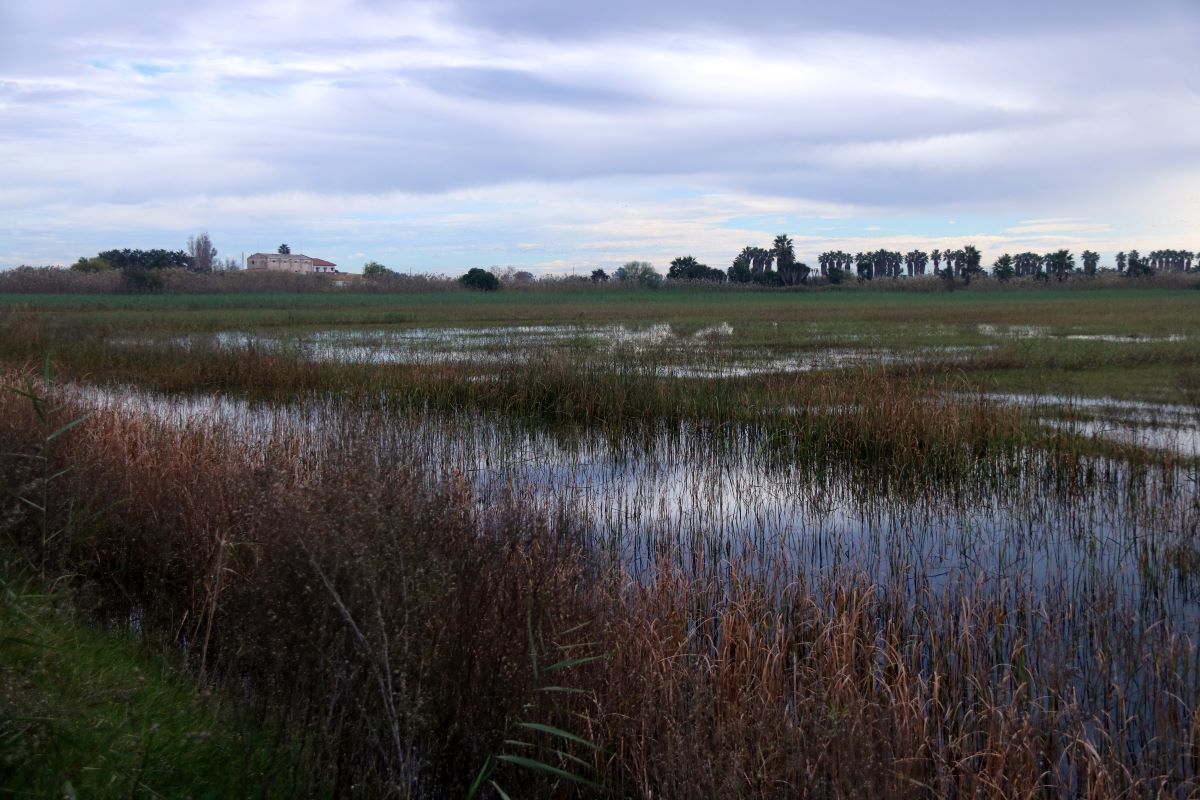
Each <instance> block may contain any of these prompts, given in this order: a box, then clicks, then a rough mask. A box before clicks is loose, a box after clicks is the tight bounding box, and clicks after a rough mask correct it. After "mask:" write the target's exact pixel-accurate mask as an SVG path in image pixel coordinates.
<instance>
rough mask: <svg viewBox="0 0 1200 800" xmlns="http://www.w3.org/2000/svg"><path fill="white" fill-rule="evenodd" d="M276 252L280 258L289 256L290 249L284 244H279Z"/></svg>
mask: <svg viewBox="0 0 1200 800" xmlns="http://www.w3.org/2000/svg"><path fill="white" fill-rule="evenodd" d="M277 252H278V253H279V255H281V256H290V255H291V254H292V248H290V247H288V246H287V245H286V244H281V245H279V250H278V251H277Z"/></svg>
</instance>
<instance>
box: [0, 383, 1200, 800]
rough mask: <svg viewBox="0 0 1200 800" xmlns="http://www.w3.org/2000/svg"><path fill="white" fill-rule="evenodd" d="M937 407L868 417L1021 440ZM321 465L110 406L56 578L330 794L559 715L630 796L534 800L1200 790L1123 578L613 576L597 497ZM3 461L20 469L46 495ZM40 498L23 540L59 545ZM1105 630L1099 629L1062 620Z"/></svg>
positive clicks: (291, 450) (405, 792)
mask: <svg viewBox="0 0 1200 800" xmlns="http://www.w3.org/2000/svg"><path fill="white" fill-rule="evenodd" d="M10 377H11V376H10ZM826 399H827V400H830V401H831V400H832V399H833V398H826ZM917 407H918V406H913V407H911V408H910V407H908V406H905V407H895V408H889V409H885V411H887V412H888V413H889V414H894V416H886V417H884V416H882V415H881V416H880V418H879V419H878V420H875V421H874V422H873V421H872V417H871V414H874V413H876V412H873V411H872V412H866V411H860V412H852V413H857V414H858V415H859V416H858V417H856V418H855V421H854V424H856V425H864V424H865V425H871V424H874V425H876V426H883V425H885V424H890V425H900V426H902V428H903V431H904V437H905V440H906V441H913V442H916V443H917V444H914V445H912V446H914V447H928V448H931V451H937V447H938V445H937V443H938V442H940V441H943V440H944V441H953V442H959V443H961V441H962V436H963V433H962V431H963V430H967V431H970V430H971V429H972V427H973V426H979V425H982V426H985V427H986V429H987V430H986V433H987V435H989V436H990V435H994V434H995V433H996V432H997V430H996V429H995V427H994V426H995V425H996V424H997V423H995V421H994V420H992V419H991V418H990V417H988V418H983V419H981V418H977V417H976V416H975V415H974V414H973V413H970V412H968V413H966V414H962V413H958V412H952V411H951V410H947V409H938V413H937V414H935V415H933V417H931V418H929V417H926V416H922V415H920V414H918V413H917V412H916V411H915V410H913V409H915V408H917ZM65 413H68V414H69V413H71V412H69V411H68V412H65ZM880 413H881V414H882V412H880ZM931 419H932V420H941V422H939V423H936V425H935V423H934V422H931ZM885 420H886V421H885ZM896 420H899V421H898V422H897V421H896ZM937 425H941V426H944V427H937ZM930 426H933V427H930ZM802 427H803V426H801V428H800V429H802ZM36 437H37V428H36V425H35V424H34V420H33V419H32V418H31V417H30V414H29V410H28V408H27V407H26V406H25V404H24V403H23V402H22V401H21V400H20V398H16V397H10V396H4V397H0V450H3V451H6V452H19V451H21V450H23V449H27V448H29V447H32V446H34V444H35V443H36ZM305 452H306V444H305V442H304V441H302V440H301V439H298V438H296V436H295V435H291V434H281V435H276V436H275V437H274V438H272V439H270V440H269V441H267V442H266V443H265V444H263V445H261V446H259V447H254V448H249V447H246V446H245V444H244V443H243V442H240V441H238V440H236V439H235V438H234V437H232V436H230V435H228V434H227V433H226V432H223V431H221V430H219V429H216V428H215V427H214V426H213V425H212V424H210V423H206V422H205V421H204V420H196V421H195V422H194V423H192V424H190V425H184V426H168V425H165V424H161V423H157V422H155V421H153V420H152V419H150V418H148V417H130V416H128V415H125V414H122V413H120V412H119V411H117V410H111V409H110V410H105V411H100V412H98V413H96V414H95V415H94V416H93V417H92V418H90V419H89V421H88V423H87V424H86V425H83V426H80V427H79V428H77V429H75V430H73V431H71V432H70V433H69V434H66V435H64V436H63V437H62V438H61V439H60V440H58V441H57V442H56V443H55V448H54V450H53V457H54V458H55V459H56V460H57V461H58V462H59V463H62V464H71V465H73V467H74V469H73V471H72V472H71V473H69V474H68V475H66V476H64V477H63V479H62V480H63V483H62V484H61V485H60V486H59V487H57V489H56V492H57V497H58V500H59V502H58V503H57V504H56V506H55V507H54V508H52V509H50V513H52V514H55V515H57V516H59V517H62V518H61V519H59V523H60V524H61V525H62V526H74V527H75V528H76V530H75V531H74V532H73V535H72V536H69V537H64V538H63V540H62V541H63V546H62V548H61V549H60V550H59V551H58V553H57V555H56V558H57V559H58V562H57V565H58V567H59V568H60V569H61V570H63V571H67V572H71V573H75V574H78V575H80V576H82V577H83V579H84V580H85V582H86V585H88V586H90V587H92V592H93V596H94V597H95V600H96V603H95V611H96V613H98V614H99V615H101V616H102V617H103V618H106V619H108V620H112V621H118V622H122V623H124V624H134V625H136V626H137V627H138V628H140V629H141V630H142V631H143V632H144V633H145V634H146V635H147V636H149V637H153V638H157V639H159V640H163V641H169V642H171V643H173V644H174V645H175V646H179V647H182V648H183V649H184V650H185V651H186V652H187V654H188V657H189V658H190V659H191V660H192V662H193V663H194V664H195V665H196V667H197V668H198V669H203V670H204V671H205V673H206V674H207V675H208V676H209V677H210V679H212V680H215V681H217V682H219V683H220V684H222V685H223V686H224V687H225V688H226V689H227V690H228V691H230V692H233V693H236V694H239V695H240V696H241V697H242V698H243V700H244V701H245V702H246V703H247V704H251V705H253V706H256V707H259V708H262V709H264V711H265V712H267V713H270V714H271V715H273V716H274V717H275V718H278V719H282V720H283V721H284V722H285V723H286V726H287V727H288V728H289V729H290V730H292V731H294V732H295V734H296V735H297V736H302V737H305V738H307V739H308V740H309V744H310V745H311V747H310V751H311V752H313V753H315V755H314V759H313V762H312V764H311V765H310V766H311V769H312V771H313V776H312V777H313V785H317V783H318V782H319V779H320V780H326V781H329V780H332V781H333V783H335V784H336V785H337V786H338V787H340V789H341V790H343V791H346V792H354V793H356V794H367V795H376V796H419V797H440V796H453V795H461V793H462V792H463V791H464V790H465V788H466V786H467V784H469V783H470V781H471V779H472V778H473V777H474V775H475V773H476V771H477V770H478V768H479V766H480V765H481V764H482V763H484V761H485V760H486V759H487V758H488V756H490V755H492V754H494V753H495V752H496V751H497V748H499V747H500V746H501V745H502V740H503V739H504V738H505V737H506V731H509V730H511V729H512V726H513V723H514V721H515V720H520V719H536V720H539V721H543V722H546V723H550V724H554V725H556V726H561V727H562V728H564V729H566V730H570V731H574V732H576V733H577V734H578V735H580V736H581V737H582V738H586V739H587V740H589V741H591V742H593V743H595V744H596V745H598V746H599V749H598V750H596V751H594V752H593V751H592V750H590V749H588V748H582V749H575V750H571V749H569V748H568V755H570V756H573V757H574V758H577V759H580V761H582V762H586V765H587V769H588V774H589V775H591V776H592V777H594V778H595V779H596V780H597V781H598V783H599V784H600V786H601V788H600V789H598V790H592V789H580V788H579V787H578V786H576V785H574V784H569V783H565V782H561V781H557V782H556V781H555V780H554V779H553V778H550V777H546V776H545V775H543V774H539V773H536V772H533V771H528V770H527V771H521V770H518V769H515V768H510V769H507V771H505V772H503V773H502V774H500V775H499V778H498V779H499V781H501V782H502V784H503V785H504V786H505V788H506V790H508V791H509V793H510V794H513V795H514V796H515V794H516V793H517V792H521V793H523V794H525V795H526V796H571V795H573V794H581V795H583V796H591V795H593V794H596V793H599V794H603V795H605V796H614V797H645V798H651V797H671V798H713V797H739V798H740V797H762V798H776V797H778V798H784V797H787V798H791V797H813V798H824V797H839V798H841V797H882V798H893V797H894V798H926V797H988V798H1029V797H1086V798H1114V797H1150V796H1167V797H1184V796H1188V795H1189V794H1192V793H1194V792H1196V791H1198V790H1200V789H1198V784H1197V782H1196V766H1197V758H1198V756H1200V751H1198V749H1197V745H1198V744H1200V739H1198V738H1197V727H1198V724H1200V722H1198V720H1200V718H1197V717H1195V716H1194V714H1195V713H1196V709H1195V708H1194V707H1191V706H1188V705H1187V701H1181V702H1179V703H1176V702H1175V700H1173V699H1172V697H1171V696H1170V695H1172V694H1174V696H1176V697H1180V698H1189V697H1194V694H1195V693H1194V691H1192V690H1191V689H1189V688H1187V687H1188V682H1189V681H1190V682H1192V683H1193V684H1194V681H1195V680H1196V677H1197V673H1196V663H1197V660H1196V654H1195V648H1194V644H1193V643H1192V642H1190V641H1187V640H1184V639H1180V638H1174V639H1171V638H1170V637H1168V636H1167V634H1165V633H1161V631H1160V633H1158V634H1156V633H1155V632H1154V631H1151V632H1149V633H1147V632H1145V631H1142V632H1141V633H1138V634H1137V635H1136V636H1135V635H1134V634H1133V633H1131V631H1132V630H1133V629H1132V628H1130V627H1129V626H1128V625H1127V620H1125V619H1123V618H1122V617H1121V615H1120V613H1118V610H1117V608H1116V607H1115V606H1113V605H1106V604H1105V603H1104V602H1103V599H1102V597H1100V596H1095V597H1091V598H1088V599H1087V600H1086V601H1084V602H1076V601H1073V600H1070V599H1066V600H1063V601H1062V602H1060V603H1056V604H1053V606H1052V607H1050V606H1048V605H1047V604H1046V603H1045V602H1038V601H1035V600H1033V599H1031V598H1030V597H1029V596H1027V595H1025V594H1022V592H1021V590H1020V587H1019V586H1016V585H1005V586H1004V587H1001V588H1000V589H996V588H992V589H987V588H985V587H983V586H982V585H981V584H980V585H977V584H973V583H971V582H969V581H968V582H960V583H956V584H951V585H948V586H943V587H941V588H937V589H935V588H933V587H932V586H931V585H929V584H928V583H926V584H924V585H923V587H922V588H920V589H919V590H918V591H917V592H916V593H915V594H914V593H913V592H911V591H909V590H908V589H906V588H904V587H902V586H899V585H880V584H878V583H875V582H872V581H871V580H868V579H867V578H866V577H864V576H863V575H860V574H857V573H855V572H854V571H853V570H852V569H847V570H843V571H838V572H835V573H832V574H826V575H824V576H822V577H811V576H807V575H806V574H805V573H804V571H803V570H801V569H799V568H797V567H795V566H793V565H791V563H790V562H789V560H788V558H787V557H786V554H784V553H779V554H777V555H776V556H774V557H772V558H768V559H767V560H768V561H769V563H771V564H772V565H773V566H772V568H771V569H769V570H767V571H766V572H764V571H762V570H761V569H751V568H750V567H748V566H747V565H745V564H742V563H740V562H739V560H738V559H737V558H734V557H731V558H729V559H725V560H722V561H720V562H715V563H714V562H708V561H704V560H700V559H697V558H696V557H695V555H694V554H686V553H682V552H678V551H673V550H670V549H667V548H664V549H663V550H662V551H661V552H660V554H659V558H658V559H657V561H656V562H655V564H654V565H653V567H652V569H650V571H649V572H648V573H643V574H639V575H637V576H636V577H635V576H633V575H632V574H630V573H628V572H627V571H625V570H624V569H623V567H622V566H621V565H620V564H612V563H611V562H607V561H605V562H603V565H601V564H602V562H601V560H600V559H598V558H596V557H595V553H594V552H593V551H592V549H591V546H590V543H589V542H588V541H587V540H586V538H585V537H583V536H581V535H580V534H579V533H578V531H577V529H576V527H575V526H574V525H573V524H572V520H571V517H570V510H569V509H557V510H555V509H547V508H545V507H542V506H541V505H540V504H539V503H537V502H535V501H533V500H532V498H530V497H527V496H522V495H519V494H515V493H514V494H512V495H510V496H509V497H508V498H507V500H505V501H504V502H501V503H498V504H493V505H489V506H488V507H481V506H480V504H479V503H478V502H477V500H476V498H475V497H474V496H473V494H472V492H471V490H470V488H469V485H468V484H467V482H465V481H464V480H463V479H462V478H461V476H455V475H448V476H437V475H435V474H432V472H431V471H429V470H428V469H426V468H424V467H422V465H421V464H419V463H413V462H411V461H410V460H408V459H405V458H402V455H403V454H398V455H397V456H396V458H395V459H394V460H389V459H387V458H382V457H380V455H379V453H378V452H372V453H364V452H360V451H358V450H356V449H355V448H354V446H353V445H352V444H348V445H346V447H345V449H344V451H342V452H336V451H335V452H326V453H325V454H324V455H323V458H322V459H321V461H320V463H319V464H316V463H315V462H312V461H309V460H306V458H305ZM3 463H4V466H3V470H4V471H3V473H0V482H2V483H3V484H4V485H6V486H9V487H18V486H22V485H24V484H26V483H28V481H29V479H30V476H29V475H27V474H24V473H23V472H22V467H21V465H20V462H19V461H13V460H6V461H5V462H3ZM68 507H70V509H72V511H71V515H70V519H69V520H68V519H66V517H65V515H66V510H67V508H68ZM16 509H17V506H16V505H13V506H12V507H11V508H10V509H8V510H6V516H5V517H4V520H5V531H6V532H7V533H8V534H9V536H11V537H12V538H13V539H15V540H16V541H17V542H19V543H24V544H25V545H29V543H30V540H29V536H30V535H31V534H30V533H29V530H30V528H29V526H30V525H31V524H32V521H31V520H30V519H29V518H28V517H27V516H26V517H22V516H21V513H22V512H19V511H17V510H16ZM759 555H760V559H761V557H762V554H759ZM920 578H921V576H916V578H915V579H917V580H918V582H919V579H920ZM1075 618H1079V619H1083V620H1085V621H1086V623H1087V624H1086V625H1084V626H1083V628H1085V629H1088V630H1091V631H1093V633H1092V636H1091V638H1089V639H1088V640H1087V641H1070V640H1066V639H1065V638H1064V634H1063V631H1064V630H1066V628H1065V627H1064V623H1063V620H1065V619H1075ZM581 623H587V625H588V627H587V628H586V630H587V631H588V634H587V635H588V636H589V638H590V639H591V640H592V644H591V645H590V646H589V648H590V649H591V650H593V651H594V652H598V653H600V654H602V655H603V656H604V658H603V660H601V661H599V662H596V663H591V664H587V665H583V666H580V667H579V668H578V669H577V670H574V671H572V674H571V675H570V677H569V678H565V679H564V680H569V682H570V688H575V689H579V690H581V691H579V692H570V693H540V692H538V691H537V687H538V685H539V684H538V682H537V680H536V677H535V675H534V674H533V670H532V668H531V665H530V658H529V646H530V645H529V643H530V639H531V638H532V636H531V631H532V630H534V629H536V630H537V631H539V632H540V633H539V636H546V637H549V638H551V639H553V638H554V637H555V636H556V635H558V634H560V633H562V632H565V631H569V630H572V629H575V628H576V626H578V625H579V624H581ZM1077 629H1079V628H1071V630H1077ZM1139 637H1140V638H1139ZM1122 648H1124V649H1125V650H1128V651H1130V652H1132V653H1133V654H1134V656H1135V657H1144V658H1145V659H1146V661H1145V667H1144V669H1145V673H1144V674H1142V675H1140V676H1138V677H1139V685H1140V686H1142V687H1143V691H1146V692H1150V693H1152V694H1153V697H1152V702H1149V703H1148V704H1142V705H1141V706H1139V707H1148V708H1153V709H1157V715H1156V716H1155V717H1154V718H1149V719H1145V718H1143V719H1135V718H1133V717H1132V715H1131V714H1130V713H1126V712H1125V711H1123V706H1122V703H1123V702H1124V699H1123V698H1122V697H1121V696H1119V695H1120V694H1121V692H1123V691H1126V690H1127V688H1128V686H1129V685H1130V684H1129V683H1128V682H1123V681H1122V679H1121V677H1120V676H1116V675H1106V674H1105V673H1104V671H1103V669H1104V665H1105V664H1106V663H1114V659H1115V654H1117V653H1118V652H1119V651H1121V650H1122ZM1116 663H1122V664H1128V663H1130V661H1129V659H1128V658H1126V659H1125V660H1123V661H1120V660H1117V661H1116ZM1084 667H1086V668H1087V669H1094V670H1097V672H1096V673H1095V674H1092V673H1085V674H1081V673H1080V669H1081V668H1084ZM1172 709H1173V711H1172ZM564 763H566V762H564ZM571 763H572V764H573V765H574V768H575V769H583V767H581V766H579V765H578V763H577V762H571Z"/></svg>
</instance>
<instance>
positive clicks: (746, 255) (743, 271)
mask: <svg viewBox="0 0 1200 800" xmlns="http://www.w3.org/2000/svg"><path fill="white" fill-rule="evenodd" d="M753 261H754V248H753V247H743V248H742V252H740V253H738V254H737V256H736V257H735V258H734V259H733V263H732V264H731V265H730V266H729V269H728V270H727V272H728V273H729V280H731V281H737V282H738V283H747V282H748V281H749V280H750V276H751V275H752V274H753V273H752V272H751V269H750V267H751V265H752V263H753Z"/></svg>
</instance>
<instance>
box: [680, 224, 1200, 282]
mask: <svg viewBox="0 0 1200 800" xmlns="http://www.w3.org/2000/svg"><path fill="white" fill-rule="evenodd" d="M1196 259H1197V254H1196V253H1193V252H1191V251H1189V250H1155V251H1153V252H1152V253H1150V254H1149V255H1148V256H1145V257H1143V256H1141V254H1139V253H1138V251H1137V250H1130V251H1129V252H1127V253H1126V252H1120V253H1117V257H1116V267H1117V272H1118V273H1119V274H1122V275H1128V276H1138V275H1147V274H1151V273H1153V272H1155V271H1165V272H1191V271H1192V263H1193V261H1195V260H1196ZM679 261H684V262H685V263H686V264H688V266H689V267H692V268H691V269H688V270H687V271H686V273H695V272H696V270H695V269H694V267H693V265H694V262H695V259H692V258H691V257H686V258H685V259H676V262H679ZM1080 261H1081V262H1082V264H1081V268H1078V269H1077V265H1076V261H1075V256H1074V254H1072V253H1071V251H1070V250H1056V251H1054V252H1051V253H1045V254H1041V253H1033V252H1024V253H1017V254H1016V255H1010V254H1008V253H1005V254H1004V255H1002V256H1000V257H999V258H997V259H996V261H995V263H994V264H993V265H992V269H991V271H992V275H993V277H996V278H998V279H1000V280H1009V279H1011V278H1014V277H1032V278H1040V279H1044V280H1049V279H1051V278H1053V279H1056V280H1065V279H1066V278H1067V276H1069V275H1071V274H1072V273H1075V272H1081V273H1082V274H1084V275H1095V274H1096V273H1097V272H1098V271H1099V269H1100V254H1099V253H1097V252H1095V251H1094V250H1084V251H1083V252H1082V253H1080ZM931 263H932V265H933V272H932V274H934V275H936V276H939V277H942V278H947V279H954V278H959V279H962V280H963V281H965V282H970V280H971V278H972V277H974V276H976V275H982V274H984V273H985V269H984V268H983V265H982V256H981V254H980V252H979V250H978V249H977V248H976V247H975V246H974V245H969V244H968V245H965V246H963V247H961V248H959V249H957V250H952V249H945V250H933V251H931V252H929V253H926V252H925V251H924V250H910V251H909V252H907V253H901V252H900V251H898V250H884V249H880V250H875V251H871V252H864V253H854V254H851V253H847V252H845V251H844V250H831V251H827V252H824V253H821V254H820V255H819V256H817V264H818V269H819V272H820V275H821V276H822V277H825V278H827V279H828V280H829V281H830V282H831V283H839V282H841V281H842V280H844V279H846V278H847V277H857V278H858V279H859V280H871V279H873V278H899V277H902V276H907V277H918V276H921V275H926V274H928V270H929V265H930V264H931ZM674 264H675V262H673V266H674ZM943 264H944V266H943ZM701 266H702V265H701ZM772 266H774V270H773V269H772ZM702 269H708V268H707V267H702ZM1197 269H1200V264H1197ZM712 272H716V270H712ZM812 272H813V270H812V269H811V268H810V267H809V266H808V265H807V264H805V263H803V262H798V261H796V253H795V248H794V246H793V243H792V240H791V238H790V237H788V235H787V234H780V235H779V236H776V237H775V241H774V242H773V243H772V245H771V247H769V248H766V247H757V246H754V245H750V246H747V247H744V248H742V251H741V252H740V253H738V254H737V256H736V257H735V258H734V259H733V263H732V264H731V265H730V267H729V269H728V270H727V273H728V276H729V280H731V281H734V282H739V283H751V282H753V283H772V284H782V285H785V286H790V285H795V284H798V283H805V282H807V280H808V277H809V275H811V274H812ZM672 273H679V274H678V277H691V275H690V274H685V271H684V270H682V269H673V270H672ZM674 276H675V275H674V274H673V275H672V276H671V277H674ZM695 277H701V276H700V275H698V274H696V275H695Z"/></svg>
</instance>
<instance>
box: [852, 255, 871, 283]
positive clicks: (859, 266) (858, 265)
mask: <svg viewBox="0 0 1200 800" xmlns="http://www.w3.org/2000/svg"><path fill="white" fill-rule="evenodd" d="M854 268H855V269H856V270H857V271H858V279H859V280H860V281H863V280H866V281H869V280H871V279H872V278H874V277H875V259H874V257H873V256H872V254H871V253H855V254H854Z"/></svg>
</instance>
